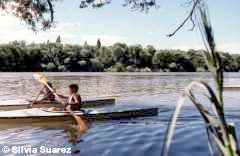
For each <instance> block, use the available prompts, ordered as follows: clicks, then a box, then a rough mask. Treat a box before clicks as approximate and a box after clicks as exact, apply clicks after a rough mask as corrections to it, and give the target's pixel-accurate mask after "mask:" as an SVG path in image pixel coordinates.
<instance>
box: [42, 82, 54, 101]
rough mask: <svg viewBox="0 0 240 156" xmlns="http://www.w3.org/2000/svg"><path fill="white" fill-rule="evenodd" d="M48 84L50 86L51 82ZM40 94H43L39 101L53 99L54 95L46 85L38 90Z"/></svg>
mask: <svg viewBox="0 0 240 156" xmlns="http://www.w3.org/2000/svg"><path fill="white" fill-rule="evenodd" d="M48 85H49V86H50V87H51V88H52V83H51V82H48ZM40 94H42V95H43V98H42V99H41V100H40V101H51V102H52V101H55V95H54V94H53V93H52V92H51V90H49V88H48V87H47V86H44V87H43V89H42V90H41V91H40Z"/></svg>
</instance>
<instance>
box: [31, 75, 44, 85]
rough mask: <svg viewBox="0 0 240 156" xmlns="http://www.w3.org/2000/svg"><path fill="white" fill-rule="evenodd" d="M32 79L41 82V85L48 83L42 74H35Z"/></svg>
mask: <svg viewBox="0 0 240 156" xmlns="http://www.w3.org/2000/svg"><path fill="white" fill-rule="evenodd" d="M33 77H34V78H35V79H36V80H37V81H39V82H41V83H43V84H47V82H48V80H47V78H46V77H45V76H44V75H43V74H41V73H35V74H33Z"/></svg>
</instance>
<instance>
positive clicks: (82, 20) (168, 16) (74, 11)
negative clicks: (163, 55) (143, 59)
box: [0, 0, 240, 53]
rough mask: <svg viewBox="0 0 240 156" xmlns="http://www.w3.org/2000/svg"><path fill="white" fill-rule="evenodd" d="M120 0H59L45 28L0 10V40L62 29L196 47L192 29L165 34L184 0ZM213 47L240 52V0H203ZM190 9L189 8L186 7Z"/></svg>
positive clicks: (53, 34)
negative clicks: (98, 4) (85, 5)
mask: <svg viewBox="0 0 240 156" xmlns="http://www.w3.org/2000/svg"><path fill="white" fill-rule="evenodd" d="M123 2H124V0H120V1H119V0H115V1H114V0H112V3H111V4H109V5H107V6H104V7H103V8H100V9H79V8H78V5H79V0H71V1H70V0H62V1H60V2H57V3H56V5H55V9H56V12H55V15H56V25H55V27H54V28H52V29H50V30H48V31H45V32H43V31H40V32H38V33H34V32H32V30H31V29H29V27H28V26H26V25H25V24H24V23H23V22H21V21H20V20H19V19H16V18H15V17H12V16H8V15H3V14H2V15H0V21H1V24H0V43H8V42H9V41H14V40H25V41H27V42H28V43H31V42H44V41H47V40H51V41H55V39H56V38H57V36H58V35H61V37H62V40H63V42H64V43H72V44H82V43H84V42H85V41H87V42H88V43H89V44H96V41H97V39H98V38H100V39H101V41H102V44H104V45H112V44H114V43H116V42H125V43H126V44H128V45H132V44H142V45H143V46H146V45H148V44H149V45H153V46H155V47H156V48H161V49H184V50H186V49H201V48H203V44H202V40H201V36H200V34H199V32H198V31H197V29H196V30H195V31H188V29H189V28H191V25H188V26H186V27H184V28H183V29H182V30H181V31H180V32H179V33H178V34H176V36H174V37H172V38H168V37H166V34H168V33H171V31H173V30H174V28H176V27H177V26H178V24H180V22H182V20H183V19H184V18H185V17H186V15H187V11H188V10H187V9H186V8H184V7H182V6H181V4H183V0H158V2H159V4H160V8H159V9H154V8H153V9H152V10H150V12H149V13H141V12H136V11H135V12H133V11H130V9H129V8H126V7H123V6H122V4H123ZM208 4H209V10H210V15H211V20H212V24H213V28H214V34H215V37H216V38H215V39H216V42H217V48H218V49H219V50H223V51H226V52H231V53H240V31H239V29H240V18H239V17H240V1H239V0H208ZM188 9H189V8H188Z"/></svg>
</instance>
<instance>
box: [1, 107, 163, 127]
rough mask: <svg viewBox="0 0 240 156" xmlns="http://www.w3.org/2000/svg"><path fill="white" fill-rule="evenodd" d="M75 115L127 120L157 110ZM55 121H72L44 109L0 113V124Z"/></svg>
mask: <svg viewBox="0 0 240 156" xmlns="http://www.w3.org/2000/svg"><path fill="white" fill-rule="evenodd" d="M74 113H75V114H76V115H78V116H81V117H84V118H86V119H88V120H116V119H129V118H136V117H145V116H155V115H157V114H158V108H141V109H140V108H139V109H131V110H127V109H126V110H120V111H104V110H86V111H85V112H81V111H76V112H74ZM56 121H61V122H64V121H74V119H73V117H72V116H71V115H70V114H69V113H67V112H50V111H47V110H46V108H44V109H43V108H32V109H23V110H14V111H2V112H0V124H12V123H13V124H16V123H20V124H22V123H30V124H31V123H36V122H38V123H41V122H44V123H46V122H56Z"/></svg>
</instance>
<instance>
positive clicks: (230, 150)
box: [162, 0, 239, 156]
mask: <svg viewBox="0 0 240 156" xmlns="http://www.w3.org/2000/svg"><path fill="white" fill-rule="evenodd" d="M195 14H196V15H197V17H198V19H197V20H198V21H197V22H198V27H199V30H200V32H201V34H202V38H203V41H204V45H205V48H206V51H203V55H204V57H205V61H206V63H207V66H208V69H209V71H210V72H211V73H212V75H213V78H214V82H215V87H216V88H215V89H212V88H211V87H210V86H209V85H208V84H207V83H205V82H202V81H194V82H191V83H190V84H189V85H188V86H187V87H186V89H185V91H184V93H183V95H182V96H181V97H180V99H179V100H178V103H177V106H176V108H175V111H174V113H173V115H172V118H171V122H170V123H169V125H168V128H167V133H166V137H165V141H164V145H163V150H162V156H167V155H168V154H169V150H170V145H171V140H172V137H173V134H174V129H175V127H176V123H177V118H178V115H179V114H180V110H181V107H182V105H183V104H184V101H185V99H186V98H189V99H190V100H191V102H192V103H193V104H194V106H195V107H196V108H197V110H198V111H199V113H200V114H201V116H202V118H203V120H204V123H205V127H206V132H207V136H208V145H209V150H210V153H211V154H212V155H213V154H216V152H217V153H218V154H219V155H223V156H239V150H238V142H237V138H236V134H235V128H234V126H233V125H230V124H228V123H227V121H226V118H225V114H224V102H223V80H224V77H223V66H222V61H221V57H220V55H219V53H218V52H216V44H215V41H214V35H213V29H212V25H211V22H210V19H209V14H208V9H207V6H206V3H205V2H204V1H203V0H201V1H199V3H198V5H197V7H196V10H195ZM194 87H197V88H198V89H199V88H200V89H204V90H205V91H206V93H207V94H204V95H205V96H206V97H207V99H208V100H209V102H210V103H211V105H212V111H210V110H208V109H207V108H206V107H204V106H203V104H202V103H201V102H200V101H199V100H198V99H197V97H196V96H195V94H194V93H193V88H194Z"/></svg>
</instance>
